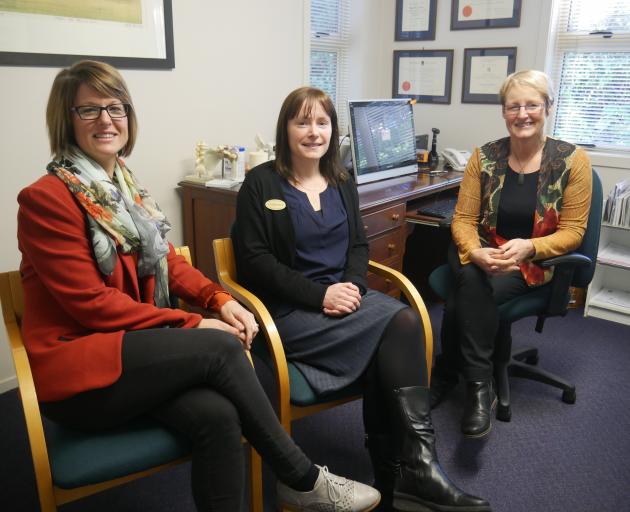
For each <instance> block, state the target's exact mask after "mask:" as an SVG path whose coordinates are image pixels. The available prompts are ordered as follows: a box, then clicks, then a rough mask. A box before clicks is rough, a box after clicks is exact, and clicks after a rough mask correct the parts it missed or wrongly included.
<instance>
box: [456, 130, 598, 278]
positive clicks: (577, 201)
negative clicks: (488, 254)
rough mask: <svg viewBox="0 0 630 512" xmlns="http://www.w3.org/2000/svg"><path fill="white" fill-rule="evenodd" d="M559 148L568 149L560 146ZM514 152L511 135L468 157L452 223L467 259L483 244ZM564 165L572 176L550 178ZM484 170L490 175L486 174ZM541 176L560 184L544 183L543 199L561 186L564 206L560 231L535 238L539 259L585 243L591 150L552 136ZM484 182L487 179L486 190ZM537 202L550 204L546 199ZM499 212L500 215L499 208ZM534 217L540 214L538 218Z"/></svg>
mask: <svg viewBox="0 0 630 512" xmlns="http://www.w3.org/2000/svg"><path fill="white" fill-rule="evenodd" d="M558 148H560V149H561V150H562V151H563V152H559V151H558ZM567 148H568V149H567ZM508 157H509V138H504V139H500V140H498V141H494V142H491V143H488V144H486V145H484V146H483V147H481V148H476V149H475V151H474V153H473V155H472V157H471V158H470V160H469V161H468V165H467V166H466V169H465V171H464V179H463V181H462V184H461V187H460V190H459V197H458V201H457V205H456V207H455V214H454V215H453V222H452V225H451V233H452V236H453V240H454V242H455V244H456V245H457V248H458V252H459V258H460V261H461V263H462V264H466V263H470V253H471V251H473V250H474V249H478V248H480V247H482V236H480V234H481V233H483V229H481V228H482V223H483V222H486V221H487V219H488V217H491V216H492V212H490V214H489V212H488V209H492V208H495V209H496V205H498V202H499V199H500V194H501V189H502V188H503V182H504V177H505V172H506V169H507V160H508ZM559 165H561V166H563V167H564V168H565V173H566V174H567V177H568V179H566V178H565V179H563V180H557V181H553V180H545V179H544V177H545V173H554V172H557V168H558V166H559ZM484 173H485V174H486V176H483V177H482V174H484ZM539 182H541V183H548V184H549V187H552V186H553V187H556V189H555V190H542V191H541V190H540V186H539V193H538V199H537V200H538V202H539V203H540V202H541V201H544V198H546V197H548V196H551V195H555V196H556V197H557V196H558V192H560V194H561V208H560V210H559V212H558V213H559V215H558V224H557V226H556V230H555V232H553V233H551V234H548V235H546V236H542V237H539V238H532V242H533V244H534V248H535V251H536V252H535V255H534V257H533V258H532V260H533V261H535V260H541V259H546V258H550V257H553V256H559V255H561V254H565V253H567V252H570V251H572V250H574V249H576V248H577V247H579V245H580V243H581V241H582V237H583V236H584V231H585V230H586V222H587V220H588V212H589V209H590V204H591V187H592V170H591V164H590V161H589V158H588V155H587V154H586V152H585V151H584V150H583V149H581V148H578V147H576V146H573V145H571V144H569V143H565V142H563V141H559V140H557V139H553V138H551V137H547V140H546V142H545V146H544V149H543V156H542V162H541V169H540V178H539ZM482 183H483V184H485V185H486V191H485V193H484V192H483V190H482V189H483V185H482ZM557 188H560V189H561V190H557ZM549 192H550V193H549ZM489 197H491V198H492V200H489V199H488V198H489ZM537 206H540V207H548V206H550V205H546V204H544V202H543V203H542V204H539V205H537ZM494 215H495V221H496V212H494ZM533 222H534V219H532V224H533ZM495 225H496V223H495ZM484 245H485V244H484ZM549 277H550V276H549ZM547 280H548V279H545V281H547Z"/></svg>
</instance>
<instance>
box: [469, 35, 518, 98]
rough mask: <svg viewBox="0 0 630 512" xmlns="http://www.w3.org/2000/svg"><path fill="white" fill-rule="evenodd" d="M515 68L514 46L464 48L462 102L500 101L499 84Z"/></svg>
mask: <svg viewBox="0 0 630 512" xmlns="http://www.w3.org/2000/svg"><path fill="white" fill-rule="evenodd" d="M515 69H516V47H510V48H466V49H465V50H464V79H463V84H462V103H494V104H499V103H501V101H500V99H499V90H500V89H501V84H502V83H503V80H505V77H506V76H508V75H509V74H510V73H514V70H515Z"/></svg>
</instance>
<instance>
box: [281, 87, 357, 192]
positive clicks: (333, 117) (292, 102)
mask: <svg viewBox="0 0 630 512" xmlns="http://www.w3.org/2000/svg"><path fill="white" fill-rule="evenodd" d="M316 104H319V105H321V107H322V108H323V109H324V112H326V114H328V117H330V121H331V124H332V133H331V135H330V146H329V147H328V151H326V154H325V155H324V156H323V157H322V159H321V160H320V162H319V171H320V172H321V173H322V176H324V177H325V178H326V179H327V180H328V182H329V183H333V184H336V183H338V182H339V180H341V181H345V180H346V179H348V173H347V172H346V170H345V169H344V168H343V166H342V165H341V158H340V156H339V127H338V125H337V112H336V111H335V105H334V104H333V102H332V100H331V99H330V96H328V95H327V94H326V93H325V92H324V91H322V90H321V89H316V88H315V87H300V88H299V89H295V90H294V91H293V92H291V93H290V94H289V95H288V96H287V97H286V98H285V100H284V102H283V103H282V107H281V108H280V114H279V115H278V124H277V125H276V163H275V166H276V170H277V171H278V172H279V173H280V175H281V176H283V177H285V178H290V177H291V176H293V171H292V169H291V148H290V147H289V133H288V124H289V121H290V120H291V119H293V118H294V117H296V116H298V115H299V114H300V112H301V111H302V109H304V111H305V114H306V116H307V117H309V116H310V115H311V111H312V110H313V105H316Z"/></svg>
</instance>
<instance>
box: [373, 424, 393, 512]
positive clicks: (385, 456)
mask: <svg viewBox="0 0 630 512" xmlns="http://www.w3.org/2000/svg"><path fill="white" fill-rule="evenodd" d="M365 445H366V446H367V449H368V451H369V453H370V460H371V461H372V468H373V469H374V484H373V485H372V487H374V488H375V489H377V490H378V491H379V492H380V493H381V502H380V503H379V505H378V507H377V508H376V509H374V510H375V512H376V511H379V512H394V508H393V503H392V502H393V499H394V479H395V477H396V474H397V472H398V461H397V460H396V447H395V446H394V444H393V441H392V439H391V436H389V435H387V434H370V433H368V434H366V436H365Z"/></svg>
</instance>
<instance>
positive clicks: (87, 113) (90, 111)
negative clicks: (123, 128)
mask: <svg viewBox="0 0 630 512" xmlns="http://www.w3.org/2000/svg"><path fill="white" fill-rule="evenodd" d="M70 110H72V111H73V112H76V113H77V114H79V117H80V118H81V119H83V120H84V121H88V120H93V119H98V118H99V117H101V112H102V111H103V110H105V111H106V112H107V113H108V114H109V117H111V118H112V119H120V118H121V117H127V115H128V114H129V111H130V110H131V105H129V104H128V103H114V104H113V105H107V106H106V107H97V106H96V105H82V106H79V107H72V108H71V109H70Z"/></svg>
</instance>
